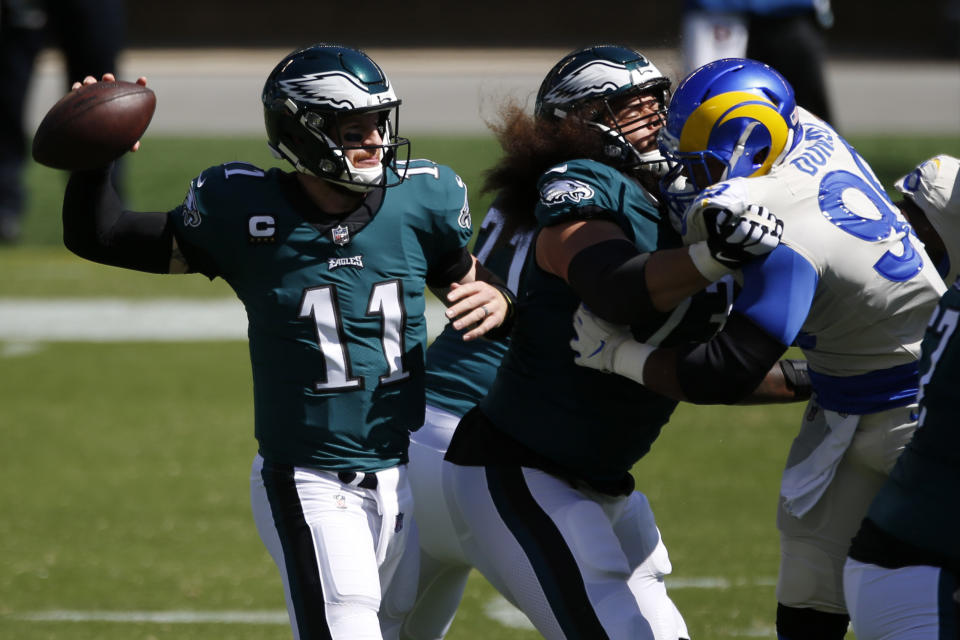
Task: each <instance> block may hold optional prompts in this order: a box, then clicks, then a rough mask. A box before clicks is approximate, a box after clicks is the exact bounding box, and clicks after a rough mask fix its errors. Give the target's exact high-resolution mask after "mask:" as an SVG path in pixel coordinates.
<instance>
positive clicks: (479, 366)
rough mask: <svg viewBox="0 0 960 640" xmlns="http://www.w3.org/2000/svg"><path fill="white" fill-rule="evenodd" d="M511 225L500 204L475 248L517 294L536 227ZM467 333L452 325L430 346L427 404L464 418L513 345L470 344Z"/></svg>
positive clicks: (494, 342) (483, 227)
mask: <svg viewBox="0 0 960 640" xmlns="http://www.w3.org/2000/svg"><path fill="white" fill-rule="evenodd" d="M507 228H508V227H507V224H506V220H505V219H504V217H503V214H501V213H500V211H499V209H497V205H496V203H494V205H493V206H492V207H491V208H490V211H488V212H487V215H486V216H485V217H484V219H483V222H482V223H481V224H480V231H479V233H477V242H476V244H475V245H474V250H473V252H474V255H476V256H477V260H479V261H480V262H481V263H482V264H483V265H484V266H485V267H486V268H487V269H489V270H490V271H492V272H493V273H495V274H496V275H497V276H499V277H500V279H501V280H503V281H504V282H505V283H506V284H507V287H509V288H510V290H511V291H513V292H514V293H515V294H516V293H518V292H519V289H520V282H521V281H522V272H523V266H524V263H525V261H526V257H527V252H528V251H529V249H530V244H531V240H532V239H533V229H530V228H520V229H516V230H514V231H513V232H508V231H507ZM508 233H509V237H508V236H507V234H508ZM462 336H463V333H462V332H461V331H457V330H456V329H454V328H453V325H451V324H447V326H446V327H445V328H444V330H443V331H442V332H441V333H440V335H438V336H437V338H436V339H435V340H434V341H433V343H432V344H431V345H430V348H429V349H427V404H429V405H430V406H433V407H437V408H439V409H443V410H444V411H449V412H450V413H453V414H455V415H458V416H462V415H463V414H465V413H466V412H467V410H469V409H470V408H471V407H472V406H473V405H475V404H477V402H479V400H480V398H482V397H483V396H484V395H486V393H487V390H488V389H489V388H490V385H491V384H492V383H493V378H494V376H496V374H497V367H499V366H500V360H501V359H502V358H503V354H504V353H506V351H507V344H508V341H507V340H472V341H470V342H464V341H463V337H462Z"/></svg>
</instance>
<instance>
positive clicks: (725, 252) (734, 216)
mask: <svg viewBox="0 0 960 640" xmlns="http://www.w3.org/2000/svg"><path fill="white" fill-rule="evenodd" d="M701 216H702V219H703V225H704V227H705V228H706V234H707V239H706V240H705V241H700V242H696V243H694V244H691V245H690V247H689V249H688V251H689V254H690V259H691V260H692V261H693V264H694V266H695V267H696V268H697V271H699V272H700V273H701V274H702V275H703V277H704V278H706V279H707V280H709V281H711V282H716V281H717V280H719V279H720V278H722V277H723V276H725V275H727V274H728V273H730V272H731V271H733V270H735V269H739V268H741V267H743V266H744V265H745V264H747V263H748V262H750V261H751V260H756V259H757V258H760V257H762V256H765V255H767V254H768V253H770V252H771V251H773V250H774V249H776V248H777V246H779V244H780V239H781V237H782V236H783V221H781V220H780V219H779V218H777V216H775V215H773V214H772V213H771V212H770V211H769V210H768V209H767V208H766V207H761V206H758V205H755V204H751V205H744V206H743V208H742V210H740V211H731V210H730V209H729V208H721V207H706V208H705V209H704V210H703V211H702V213H701Z"/></svg>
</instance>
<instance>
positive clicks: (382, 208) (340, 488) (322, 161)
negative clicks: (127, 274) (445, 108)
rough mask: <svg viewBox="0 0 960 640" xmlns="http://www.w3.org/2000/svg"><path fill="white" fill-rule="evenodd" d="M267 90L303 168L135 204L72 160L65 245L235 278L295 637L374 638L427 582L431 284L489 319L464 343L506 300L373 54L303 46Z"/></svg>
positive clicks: (268, 111) (262, 498) (243, 169)
mask: <svg viewBox="0 0 960 640" xmlns="http://www.w3.org/2000/svg"><path fill="white" fill-rule="evenodd" d="M104 80H113V76H112V75H107V76H104ZM92 82H95V79H94V78H91V77H88V78H86V79H84V83H86V84H89V83H92ZM138 82H140V83H141V84H145V83H146V80H145V79H144V78H141V79H140V80H139V81H138ZM77 86H79V83H78V84H76V85H75V88H76V87H77ZM262 101H263V107H264V118H265V122H266V128H267V137H268V140H269V144H270V147H271V148H272V149H273V150H274V151H275V152H276V153H277V154H278V156H280V157H283V158H285V159H286V160H287V161H289V162H290V163H291V164H292V165H293V166H294V167H295V168H296V171H295V172H291V173H287V172H284V171H282V170H280V169H276V168H274V169H270V170H267V171H264V170H262V169H259V168H257V167H256V166H254V165H251V164H246V163H239V162H232V163H228V164H224V165H220V166H216V167H211V168H208V169H205V170H204V171H202V172H201V173H200V174H199V175H198V176H197V177H196V178H195V179H194V180H193V181H192V182H191V183H190V187H189V191H188V193H187V197H186V200H185V201H184V203H183V204H182V205H180V206H179V207H176V208H175V209H173V210H171V211H169V212H156V213H137V212H132V211H124V210H123V208H122V206H121V204H120V201H119V199H118V197H117V195H116V193H115V192H114V191H113V189H112V187H111V185H110V181H109V179H108V170H107V168H104V169H102V170H98V171H91V172H75V173H73V174H72V175H71V177H70V181H69V183H68V185H67V190H66V195H65V197H64V204H63V224H64V242H65V244H66V245H67V247H68V248H69V249H70V250H71V251H73V252H74V253H76V254H77V255H80V256H81V257H84V258H87V259H89V260H93V261H96V262H102V263H104V264H110V265H116V266H120V267H125V268H129V269H137V270H141V271H147V272H154V273H187V272H195V273H202V274H204V275H206V276H208V277H210V278H214V277H217V276H219V277H221V278H223V279H224V280H226V281H227V282H228V283H229V284H230V286H231V287H232V288H233V290H234V291H235V292H236V294H237V296H238V297H239V298H240V299H241V300H242V302H243V303H244V306H245V307H246V311H247V318H248V323H249V329H248V333H249V341H250V358H251V363H252V367H253V382H254V407H255V427H256V437H257V440H258V443H259V450H258V452H257V455H256V456H255V459H254V462H253V468H252V473H251V478H250V484H251V487H250V491H251V502H252V505H253V512H254V519H255V521H256V524H257V529H258V531H259V533H260V536H261V538H262V540H263V542H264V544H265V545H266V547H267V549H268V550H269V552H270V554H271V555H272V556H273V559H274V561H275V562H276V564H277V568H278V569H279V571H280V574H281V577H282V581H283V586H284V592H285V595H286V600H287V608H288V612H289V616H290V624H291V626H292V629H293V635H294V637H295V638H297V639H304V640H305V639H308V638H309V639H320V638H327V639H329V638H333V639H335V640H336V639H343V640H365V639H374V640H375V639H379V638H381V631H380V625H379V622H378V618H377V613H378V609H379V607H380V602H381V596H382V593H383V592H384V591H385V590H386V589H387V588H388V586H390V585H391V582H392V581H393V582H396V581H404V580H406V581H408V582H411V583H412V584H411V585H410V586H408V587H407V588H406V590H407V592H409V593H412V592H413V590H414V589H415V580H416V574H415V573H413V574H408V573H398V572H397V571H396V568H397V564H398V562H399V560H400V558H401V556H402V552H403V550H404V546H405V539H406V536H407V533H408V531H409V529H410V527H409V521H410V517H411V509H412V503H411V502H412V499H411V492H410V487H409V483H408V481H407V477H406V462H407V443H408V431H409V430H410V429H414V428H416V427H418V426H420V424H421V423H422V422H423V402H424V390H423V386H424V382H423V377H424V374H423V369H424V361H423V352H424V348H425V342H426V320H425V318H424V307H425V302H424V287H425V285H429V286H430V287H431V288H436V289H438V290H441V291H442V290H443V289H445V288H446V287H449V286H454V287H455V288H454V289H453V291H451V292H450V294H449V296H447V297H446V300H447V301H449V303H450V304H451V305H452V306H451V307H450V309H448V312H447V315H448V317H451V318H455V320H454V323H453V324H454V326H455V327H456V328H458V329H464V328H467V327H470V326H471V325H476V326H473V328H470V329H469V330H468V331H467V332H466V333H465V334H464V339H473V338H477V337H479V336H481V335H483V334H484V333H486V332H487V331H488V330H490V329H492V328H494V327H495V326H497V325H500V324H501V323H502V322H503V321H504V319H505V317H506V314H507V311H508V302H507V299H506V297H505V295H506V294H505V293H504V292H503V290H502V288H501V289H498V288H495V287H494V286H491V285H490V284H488V283H486V282H482V281H481V280H484V279H491V278H490V276H489V272H487V271H486V270H485V269H483V268H482V266H478V265H477V263H476V260H475V258H474V257H473V256H472V255H471V254H470V253H469V252H468V251H467V250H466V245H467V242H468V241H469V239H470V235H471V221H470V213H469V208H468V205H467V192H466V187H465V186H464V184H463V182H462V181H461V180H460V178H459V177H458V176H456V175H455V174H454V173H453V171H451V170H450V169H449V168H448V167H445V166H440V165H437V164H434V163H432V162H430V161H427V160H413V161H400V160H398V158H397V156H398V152H399V151H401V150H403V149H404V148H406V149H407V156H409V150H408V149H409V142H408V141H407V140H406V139H404V138H399V137H397V132H396V130H395V129H394V128H393V127H394V123H395V122H396V118H395V117H393V116H392V115H391V114H393V113H395V110H398V109H399V105H400V100H399V99H398V98H397V97H396V95H395V93H394V91H393V87H392V86H391V85H390V82H389V80H388V79H387V77H386V76H385V75H384V73H383V71H382V70H381V69H380V67H379V66H378V65H377V64H376V63H375V62H374V61H373V60H371V59H370V58H369V57H367V56H366V54H364V53H362V52H361V51H358V50H355V49H351V48H348V47H341V46H336V45H327V44H320V45H315V46H312V47H308V48H305V49H301V50H298V51H295V52H293V53H291V54H290V55H288V56H286V57H285V58H284V59H283V60H282V61H281V62H280V63H279V64H278V65H277V66H276V68H275V69H274V70H273V71H272V72H271V74H270V75H269V77H268V78H267V81H266V84H265V86H264V89H263V94H262ZM457 283H459V285H461V286H456V284H457ZM441 299H443V298H441Z"/></svg>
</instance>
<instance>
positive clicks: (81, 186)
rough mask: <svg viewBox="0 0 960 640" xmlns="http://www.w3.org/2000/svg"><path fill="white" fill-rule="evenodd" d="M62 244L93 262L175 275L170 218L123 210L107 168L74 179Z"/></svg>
mask: <svg viewBox="0 0 960 640" xmlns="http://www.w3.org/2000/svg"><path fill="white" fill-rule="evenodd" d="M63 243H64V244H65V245H66V247H67V248H68V249H69V250H70V251H72V252H74V253H75V254H77V255H78V256H80V257H81V258H86V259H87V260H92V261H93V262H99V263H102V264H108V265H112V266H116V267H124V268H126V269H135V270H137V271H147V272H149V273H170V272H171V270H172V269H171V267H174V270H176V266H175V264H172V263H171V255H172V254H173V247H174V241H173V230H172V229H171V227H170V224H169V218H168V216H167V214H166V213H164V212H148V213H138V212H135V211H128V210H126V209H124V208H123V204H122V203H121V202H120V197H119V196H118V195H117V192H116V190H114V188H113V185H112V184H111V182H110V169H109V168H103V169H96V170H93V171H82V172H81V171H76V172H74V173H72V174H71V175H70V181H69V182H68V183H67V189H66V193H65V194H64V198H63Z"/></svg>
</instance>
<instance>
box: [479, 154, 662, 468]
mask: <svg viewBox="0 0 960 640" xmlns="http://www.w3.org/2000/svg"><path fill="white" fill-rule="evenodd" d="M539 189H540V202H539V203H538V205H537V209H536V217H537V222H538V225H539V227H541V228H543V227H549V226H552V225H555V224H559V223H562V222H567V221H572V220H580V219H589V218H597V217H598V216H601V217H603V218H604V219H608V220H610V221H612V222H614V223H616V224H617V225H618V226H619V227H620V228H621V229H622V230H623V232H624V234H625V235H626V236H627V238H629V239H630V240H631V241H632V242H633V243H634V245H635V246H636V247H637V249H638V250H639V251H642V252H647V251H653V250H655V249H657V248H658V247H661V246H663V243H664V242H665V241H666V236H665V235H664V234H665V230H666V228H667V227H668V226H669V225H666V224H662V223H661V218H660V215H659V213H658V211H657V206H656V202H655V201H654V200H653V199H652V198H651V196H650V195H649V194H648V193H647V192H646V190H644V189H643V188H642V187H641V186H640V185H639V184H638V183H637V182H635V181H634V180H632V179H630V178H629V177H627V176H625V175H624V174H622V173H620V172H619V171H617V170H616V169H614V168H612V167H609V166H607V165H605V164H601V163H599V162H594V161H589V160H574V161H571V162H567V163H566V164H563V165H560V166H557V167H554V168H553V169H551V170H550V171H548V172H546V173H545V174H544V175H543V176H542V177H541V179H540V183H539ZM530 253H531V256H530V257H529V258H528V264H527V268H526V276H525V279H524V282H523V288H524V289H525V291H524V292H523V294H522V295H521V296H520V298H519V299H518V302H517V320H516V324H515V326H514V329H513V333H512V334H511V344H510V349H509V351H508V352H507V355H506V356H505V357H504V360H503V364H502V365H501V367H500V371H499V372H498V374H497V377H496V380H495V381H494V383H493V386H492V387H491V389H490V392H489V393H488V394H487V396H486V397H484V398H483V399H482V400H481V401H480V405H479V406H480V409H481V411H483V413H484V414H486V416H487V417H488V418H489V419H490V421H491V422H492V424H493V425H495V426H496V428H497V429H499V430H500V431H503V432H504V433H506V434H508V435H509V436H510V437H512V438H513V439H514V440H516V441H518V442H520V443H521V444H522V445H524V446H526V447H527V448H528V449H530V450H532V451H533V452H535V453H536V454H538V455H539V456H542V457H544V458H546V459H548V460H550V461H551V462H552V463H553V464H556V465H559V467H561V468H563V469H565V470H566V471H567V472H568V473H570V474H572V475H574V476H576V477H579V478H582V479H584V480H586V481H588V482H593V483H595V484H597V485H609V484H615V483H616V482H617V481H618V480H619V479H621V478H622V477H623V476H624V474H626V473H628V472H629V470H630V468H631V467H632V466H633V464H634V463H635V462H636V461H637V460H638V459H639V458H640V457H641V456H643V455H644V454H645V453H646V452H647V451H648V450H649V448H650V445H651V443H652V442H653V441H654V439H655V438H656V437H657V435H659V433H660V429H661V427H662V426H663V425H664V424H665V423H666V422H667V420H668V418H669V417H670V414H671V413H672V412H673V409H674V407H675V406H676V402H675V401H673V400H670V399H667V398H664V397H662V396H658V395H656V394H654V393H652V392H650V391H648V390H647V389H646V388H644V387H641V386H639V385H637V384H636V383H635V382H633V381H631V380H629V379H627V378H624V377H622V376H615V375H610V374H606V373H601V372H599V371H594V370H592V369H587V368H585V367H578V366H577V365H575V364H574V358H573V351H572V350H571V349H570V346H569V342H570V340H571V339H572V338H573V337H574V331H573V323H572V317H573V313H574V311H575V310H576V308H577V305H579V304H580V299H579V297H578V296H577V294H576V292H575V291H574V290H573V289H572V288H571V287H570V286H569V285H568V284H567V283H566V282H564V281H563V280H562V279H561V278H558V277H557V276H555V275H552V274H550V273H548V272H546V271H544V270H542V269H540V268H539V267H538V266H537V264H536V257H535V255H534V254H535V252H533V251H531V252H530Z"/></svg>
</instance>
